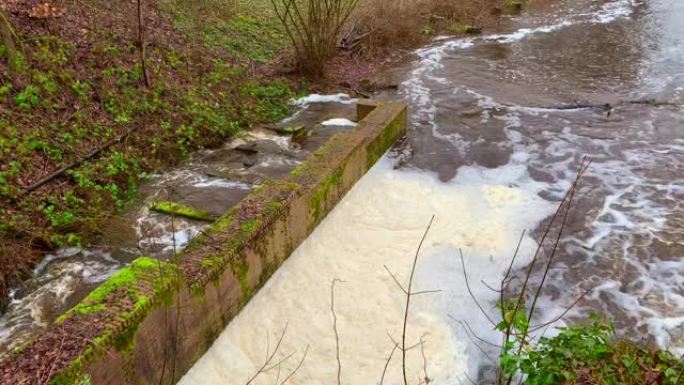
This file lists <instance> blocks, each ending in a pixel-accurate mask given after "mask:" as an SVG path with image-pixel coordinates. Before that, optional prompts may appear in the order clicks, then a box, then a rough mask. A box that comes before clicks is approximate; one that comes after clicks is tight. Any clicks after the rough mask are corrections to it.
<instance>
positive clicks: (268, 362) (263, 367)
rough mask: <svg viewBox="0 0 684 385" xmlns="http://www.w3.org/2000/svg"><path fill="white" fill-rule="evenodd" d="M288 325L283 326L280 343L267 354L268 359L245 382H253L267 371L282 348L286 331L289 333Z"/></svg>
mask: <svg viewBox="0 0 684 385" xmlns="http://www.w3.org/2000/svg"><path fill="white" fill-rule="evenodd" d="M287 326H288V324H285V327H284V328H283V331H282V332H281V333H280V338H278V343H277V344H276V346H275V348H274V349H273V352H271V353H269V354H267V357H266V359H265V360H264V363H263V365H261V367H260V368H259V369H258V370H257V371H256V373H254V375H252V377H250V378H249V379H248V380H247V382H245V385H249V384H251V383H252V382H253V381H254V380H255V379H256V378H257V377H259V375H261V374H263V373H265V372H266V371H268V370H267V368H268V367H269V366H271V362H272V361H273V358H274V357H275V355H276V354H277V353H278V350H280V345H281V344H282V343H283V338H285V333H287Z"/></svg>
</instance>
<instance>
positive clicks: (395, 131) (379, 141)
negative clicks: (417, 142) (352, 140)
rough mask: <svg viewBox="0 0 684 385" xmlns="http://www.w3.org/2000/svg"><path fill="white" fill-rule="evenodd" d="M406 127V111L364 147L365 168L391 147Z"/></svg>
mask: <svg viewBox="0 0 684 385" xmlns="http://www.w3.org/2000/svg"><path fill="white" fill-rule="evenodd" d="M405 127H406V109H403V111H402V112H401V113H400V114H398V115H397V116H396V117H395V119H394V120H393V121H392V122H391V123H390V124H389V125H388V126H387V127H386V128H385V129H384V130H383V131H382V132H381V133H380V135H379V136H378V137H377V138H376V139H375V140H374V141H373V142H372V143H370V144H369V145H368V146H367V147H366V151H367V154H368V155H367V159H366V167H367V168H368V169H369V170H370V169H371V167H373V165H374V164H375V163H376V162H377V161H378V159H380V158H381V157H382V156H383V155H384V154H385V152H387V150H388V149H389V148H390V147H391V146H392V144H393V143H394V142H395V141H396V139H397V138H398V137H399V136H400V135H401V134H403V132H404V130H405Z"/></svg>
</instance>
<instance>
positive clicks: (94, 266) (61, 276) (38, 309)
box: [0, 248, 121, 349]
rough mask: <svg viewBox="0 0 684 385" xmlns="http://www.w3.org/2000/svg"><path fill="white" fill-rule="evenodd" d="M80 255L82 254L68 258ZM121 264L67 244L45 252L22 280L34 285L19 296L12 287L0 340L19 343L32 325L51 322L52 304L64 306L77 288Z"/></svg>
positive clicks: (103, 277) (99, 279) (0, 326)
mask: <svg viewBox="0 0 684 385" xmlns="http://www.w3.org/2000/svg"><path fill="white" fill-rule="evenodd" d="M79 255H80V256H81V257H82V258H76V259H73V260H71V259H70V258H72V257H76V256H79ZM120 267H121V263H120V262H118V261H116V260H115V259H114V258H112V257H111V255H110V254H109V253H107V252H105V251H101V250H91V251H88V250H81V249H78V248H68V249H63V250H60V251H58V252H57V253H55V254H53V255H49V256H47V257H46V258H45V259H44V260H43V261H42V262H41V264H40V265H39V266H38V267H37V268H36V269H35V271H34V277H33V278H32V279H31V280H29V281H28V282H26V283H25V285H30V287H33V286H35V289H33V290H31V291H30V292H29V293H28V294H26V295H24V296H22V297H20V298H17V297H16V292H17V291H16V290H15V294H14V297H13V299H12V302H11V303H10V304H9V306H8V308H7V311H6V312H5V313H4V314H3V315H2V317H0V344H1V345H3V346H4V347H6V348H7V349H12V348H14V347H16V346H18V345H19V344H20V343H21V342H22V341H25V338H26V337H28V336H30V335H31V333H32V330H33V328H34V327H45V326H47V325H48V324H49V323H50V322H52V321H53V318H54V317H55V314H54V311H56V308H55V307H56V306H64V305H65V303H66V301H67V300H68V298H69V297H70V296H71V295H72V294H73V293H74V292H75V291H76V290H77V288H79V287H82V286H83V285H84V284H97V283H100V282H103V281H105V280H106V279H107V278H109V277H110V276H111V275H112V274H114V273H115V272H116V270H118V269H119V268H120ZM45 304H51V306H45Z"/></svg>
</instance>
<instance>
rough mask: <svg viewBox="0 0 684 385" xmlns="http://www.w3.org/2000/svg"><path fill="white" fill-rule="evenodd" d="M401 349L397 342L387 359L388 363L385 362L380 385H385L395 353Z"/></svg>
mask: <svg viewBox="0 0 684 385" xmlns="http://www.w3.org/2000/svg"><path fill="white" fill-rule="evenodd" d="M398 347H399V343H398V342H395V343H394V347H393V348H392V351H391V352H390V354H389V356H388V357H387V361H385V367H384V368H383V369H382V375H381V376H380V385H383V383H384V382H385V373H387V367H388V366H389V364H390V361H392V356H393V355H394V351H395V350H397V348H398Z"/></svg>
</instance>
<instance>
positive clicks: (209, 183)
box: [192, 178, 254, 190]
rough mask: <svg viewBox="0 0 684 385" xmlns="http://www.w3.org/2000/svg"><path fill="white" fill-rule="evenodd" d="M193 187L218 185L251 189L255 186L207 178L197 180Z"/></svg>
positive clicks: (227, 187)
mask: <svg viewBox="0 0 684 385" xmlns="http://www.w3.org/2000/svg"><path fill="white" fill-rule="evenodd" d="M192 186H193V187H200V188H204V187H218V188H225V189H239V190H251V189H252V188H253V187H254V186H253V185H251V184H247V183H243V182H236V181H232V180H227V179H220V178H207V179H206V180H203V181H201V182H196V183H194V184H193V185H192Z"/></svg>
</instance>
